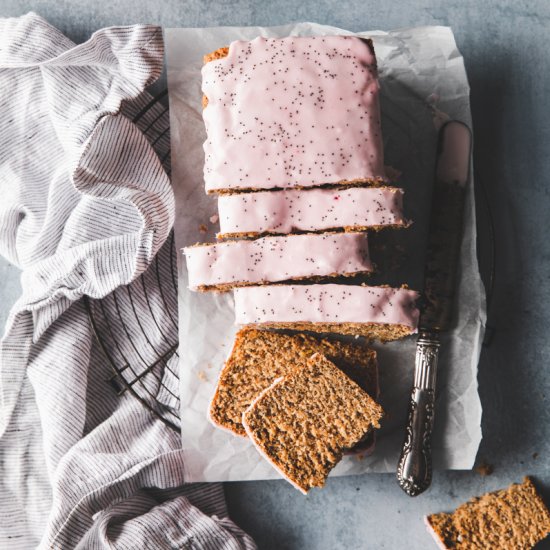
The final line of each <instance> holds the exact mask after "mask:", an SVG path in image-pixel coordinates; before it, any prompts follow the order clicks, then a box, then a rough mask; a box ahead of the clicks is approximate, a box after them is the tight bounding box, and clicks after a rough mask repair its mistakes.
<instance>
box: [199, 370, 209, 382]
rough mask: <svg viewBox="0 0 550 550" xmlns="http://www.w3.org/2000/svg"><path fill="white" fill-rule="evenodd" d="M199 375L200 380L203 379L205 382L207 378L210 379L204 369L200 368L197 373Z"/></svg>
mask: <svg viewBox="0 0 550 550" xmlns="http://www.w3.org/2000/svg"><path fill="white" fill-rule="evenodd" d="M197 377H198V378H199V380H202V381H203V382H206V380H208V378H207V377H206V374H205V373H204V371H202V370H200V371H199V372H198V373H197Z"/></svg>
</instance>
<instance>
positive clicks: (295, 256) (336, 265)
mask: <svg viewBox="0 0 550 550" xmlns="http://www.w3.org/2000/svg"><path fill="white" fill-rule="evenodd" d="M184 253H185V258H186V260H187V272H188V276H189V288H190V289H191V290H200V291H204V290H216V291H226V290H230V289H231V288H233V287H238V286H246V285H253V284H265V283H271V282H281V281H286V280H299V279H313V280H319V279H323V278H327V277H336V276H352V275H358V274H361V273H362V274H365V273H370V272H371V271H372V263H371V261H370V258H369V248H368V240H367V234H366V233H322V234H304V235H288V236H280V237H263V238H261V239H256V240H242V241H227V242H223V243H215V244H201V245H195V246H190V247H187V248H185V249H184Z"/></svg>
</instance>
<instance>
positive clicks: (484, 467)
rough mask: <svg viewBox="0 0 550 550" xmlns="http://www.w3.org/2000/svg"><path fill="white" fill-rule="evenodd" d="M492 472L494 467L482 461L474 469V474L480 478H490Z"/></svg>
mask: <svg viewBox="0 0 550 550" xmlns="http://www.w3.org/2000/svg"><path fill="white" fill-rule="evenodd" d="M494 471H495V467H494V466H493V465H492V464H488V463H487V462H485V461H484V460H483V461H482V462H481V464H479V466H477V468H476V472H477V473H478V474H479V475H480V476H490V475H491V474H492V473H493V472H494Z"/></svg>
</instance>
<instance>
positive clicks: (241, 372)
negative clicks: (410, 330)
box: [209, 328, 378, 436]
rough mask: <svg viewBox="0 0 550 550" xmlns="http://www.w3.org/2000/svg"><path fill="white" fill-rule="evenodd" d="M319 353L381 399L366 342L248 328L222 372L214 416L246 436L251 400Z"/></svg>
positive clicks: (211, 413) (211, 411)
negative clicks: (246, 414) (245, 418)
mask: <svg viewBox="0 0 550 550" xmlns="http://www.w3.org/2000/svg"><path fill="white" fill-rule="evenodd" d="M315 353H322V354H324V355H325V356H326V357H328V358H329V359H330V360H331V361H332V362H333V363H334V364H335V365H336V366H337V367H338V368H339V369H340V370H342V372H344V373H345V374H346V375H347V376H348V377H349V378H351V379H352V380H353V381H354V382H355V383H356V384H358V385H359V386H360V387H361V388H362V389H363V390H364V391H366V392H367V393H368V394H369V395H370V396H371V397H373V398H374V399H377V398H378V369H377V364H376V352H375V351H374V350H371V349H369V348H368V347H367V346H366V345H364V344H360V343H357V342H354V343H348V342H340V341H334V340H327V339H320V338H313V337H311V336H306V335H305V334H296V335H292V336H291V335H288V334H281V333H277V332H271V331H266V330H257V329H250V328H245V329H241V330H240V331H239V332H238V333H237V336H236V338H235V343H234V345H233V349H232V351H231V354H230V356H229V358H228V360H227V361H226V363H225V365H224V367H223V369H222V371H221V373H220V376H219V379H218V384H217V387H216V392H215V394H214V397H213V399H212V402H211V404H210V409H209V417H210V420H211V421H212V422H213V423H214V424H215V425H216V426H218V427H221V428H224V429H226V430H230V431H231V432H233V433H235V434H237V435H241V436H246V432H245V429H244V427H243V425H242V415H243V412H244V411H245V410H246V409H247V408H248V407H249V406H250V404H251V403H252V401H253V400H254V399H255V398H256V397H257V396H258V395H259V394H260V393H261V392H262V391H263V390H265V389H266V388H268V387H269V386H270V385H271V384H273V382H274V381H275V380H276V379H277V378H280V377H281V376H284V375H286V374H288V373H289V372H291V371H292V370H293V369H295V368H297V367H300V366H304V365H305V364H306V362H307V360H308V359H309V358H310V357H311V356H312V355H314V354H315Z"/></svg>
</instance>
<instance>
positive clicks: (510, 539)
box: [426, 478, 550, 550]
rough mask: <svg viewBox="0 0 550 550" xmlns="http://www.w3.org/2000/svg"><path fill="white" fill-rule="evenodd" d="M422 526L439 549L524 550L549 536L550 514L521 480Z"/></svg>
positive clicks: (527, 481)
mask: <svg viewBox="0 0 550 550" xmlns="http://www.w3.org/2000/svg"><path fill="white" fill-rule="evenodd" d="M426 525H427V527H428V530H429V532H430V533H431V534H432V536H433V537H434V539H435V541H436V542H437V544H438V546H439V547H440V548H444V549H447V548H448V549H451V548H452V549H453V550H478V549H479V550H527V549H529V548H533V547H534V546H535V544H537V543H538V542H539V541H541V540H543V539H544V538H546V537H547V536H548V534H549V533H550V513H549V512H548V509H547V508H546V506H545V505H544V502H543V501H542V499H541V497H540V496H539V495H538V494H537V491H536V489H535V487H534V486H533V483H532V482H531V480H530V479H529V478H525V479H524V481H523V483H521V484H519V483H515V484H512V485H510V487H508V488H507V489H503V490H501V491H495V492H494V493H488V494H486V495H483V496H481V497H478V498H474V499H472V500H470V501H469V502H467V503H465V504H462V505H461V506H459V507H458V508H457V509H456V510H455V511H454V512H453V513H452V514H445V513H441V514H432V515H430V516H427V517H426Z"/></svg>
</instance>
